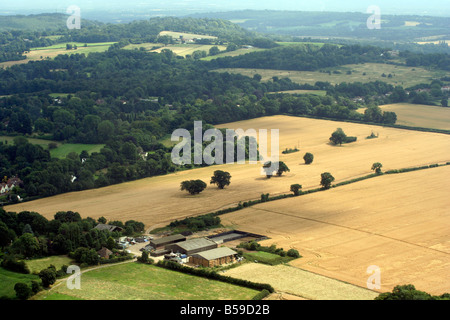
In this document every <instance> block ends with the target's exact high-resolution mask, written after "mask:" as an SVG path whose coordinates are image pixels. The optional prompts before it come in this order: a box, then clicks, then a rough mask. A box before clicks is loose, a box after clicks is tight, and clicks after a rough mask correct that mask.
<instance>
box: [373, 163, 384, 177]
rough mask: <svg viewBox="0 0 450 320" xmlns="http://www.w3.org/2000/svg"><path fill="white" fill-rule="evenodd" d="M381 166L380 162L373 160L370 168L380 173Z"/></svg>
mask: <svg viewBox="0 0 450 320" xmlns="http://www.w3.org/2000/svg"><path fill="white" fill-rule="evenodd" d="M382 167H383V165H382V164H381V163H380V162H375V163H374V164H373V165H372V170H374V171H375V173H376V174H381V173H382V172H381V168H382Z"/></svg>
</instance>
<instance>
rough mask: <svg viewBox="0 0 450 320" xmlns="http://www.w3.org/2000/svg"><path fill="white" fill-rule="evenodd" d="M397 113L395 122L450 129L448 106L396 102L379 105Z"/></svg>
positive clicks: (449, 109) (385, 109)
mask: <svg viewBox="0 0 450 320" xmlns="http://www.w3.org/2000/svg"><path fill="white" fill-rule="evenodd" d="M380 108H382V109H383V110H384V111H392V112H395V113H396V114H397V124H402V125H406V126H413V127H424V128H435V129H445V130H450V108H443V107H436V106H428V105H421V104H410V103H396V104H387V105H384V106H380Z"/></svg>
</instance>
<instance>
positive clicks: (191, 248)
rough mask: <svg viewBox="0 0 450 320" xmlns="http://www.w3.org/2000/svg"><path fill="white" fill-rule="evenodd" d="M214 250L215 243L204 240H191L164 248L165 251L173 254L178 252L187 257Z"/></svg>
mask: <svg viewBox="0 0 450 320" xmlns="http://www.w3.org/2000/svg"><path fill="white" fill-rule="evenodd" d="M215 248H217V243H216V242H214V241H211V240H208V239H205V238H197V239H191V240H187V241H183V242H178V243H174V244H171V245H169V246H166V249H167V250H171V251H172V252H175V253H177V252H179V253H183V254H187V255H188V256H190V255H192V254H194V253H197V252H200V251H206V250H210V249H215Z"/></svg>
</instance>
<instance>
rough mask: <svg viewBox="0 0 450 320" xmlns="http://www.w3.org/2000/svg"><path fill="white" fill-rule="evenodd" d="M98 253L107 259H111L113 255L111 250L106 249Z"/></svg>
mask: <svg viewBox="0 0 450 320" xmlns="http://www.w3.org/2000/svg"><path fill="white" fill-rule="evenodd" d="M97 253H98V255H99V256H100V258H105V259H109V257H110V256H111V255H112V254H113V253H112V251H111V250H109V249H108V248H105V247H103V248H101V249H100V250H98V251H97Z"/></svg>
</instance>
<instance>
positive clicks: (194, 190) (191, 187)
mask: <svg viewBox="0 0 450 320" xmlns="http://www.w3.org/2000/svg"><path fill="white" fill-rule="evenodd" d="M205 188H206V183H205V182H203V181H202V180H186V181H183V182H182V183H181V191H183V190H186V191H188V192H189V193H190V194H198V193H200V192H202V191H203V190H205Z"/></svg>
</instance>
